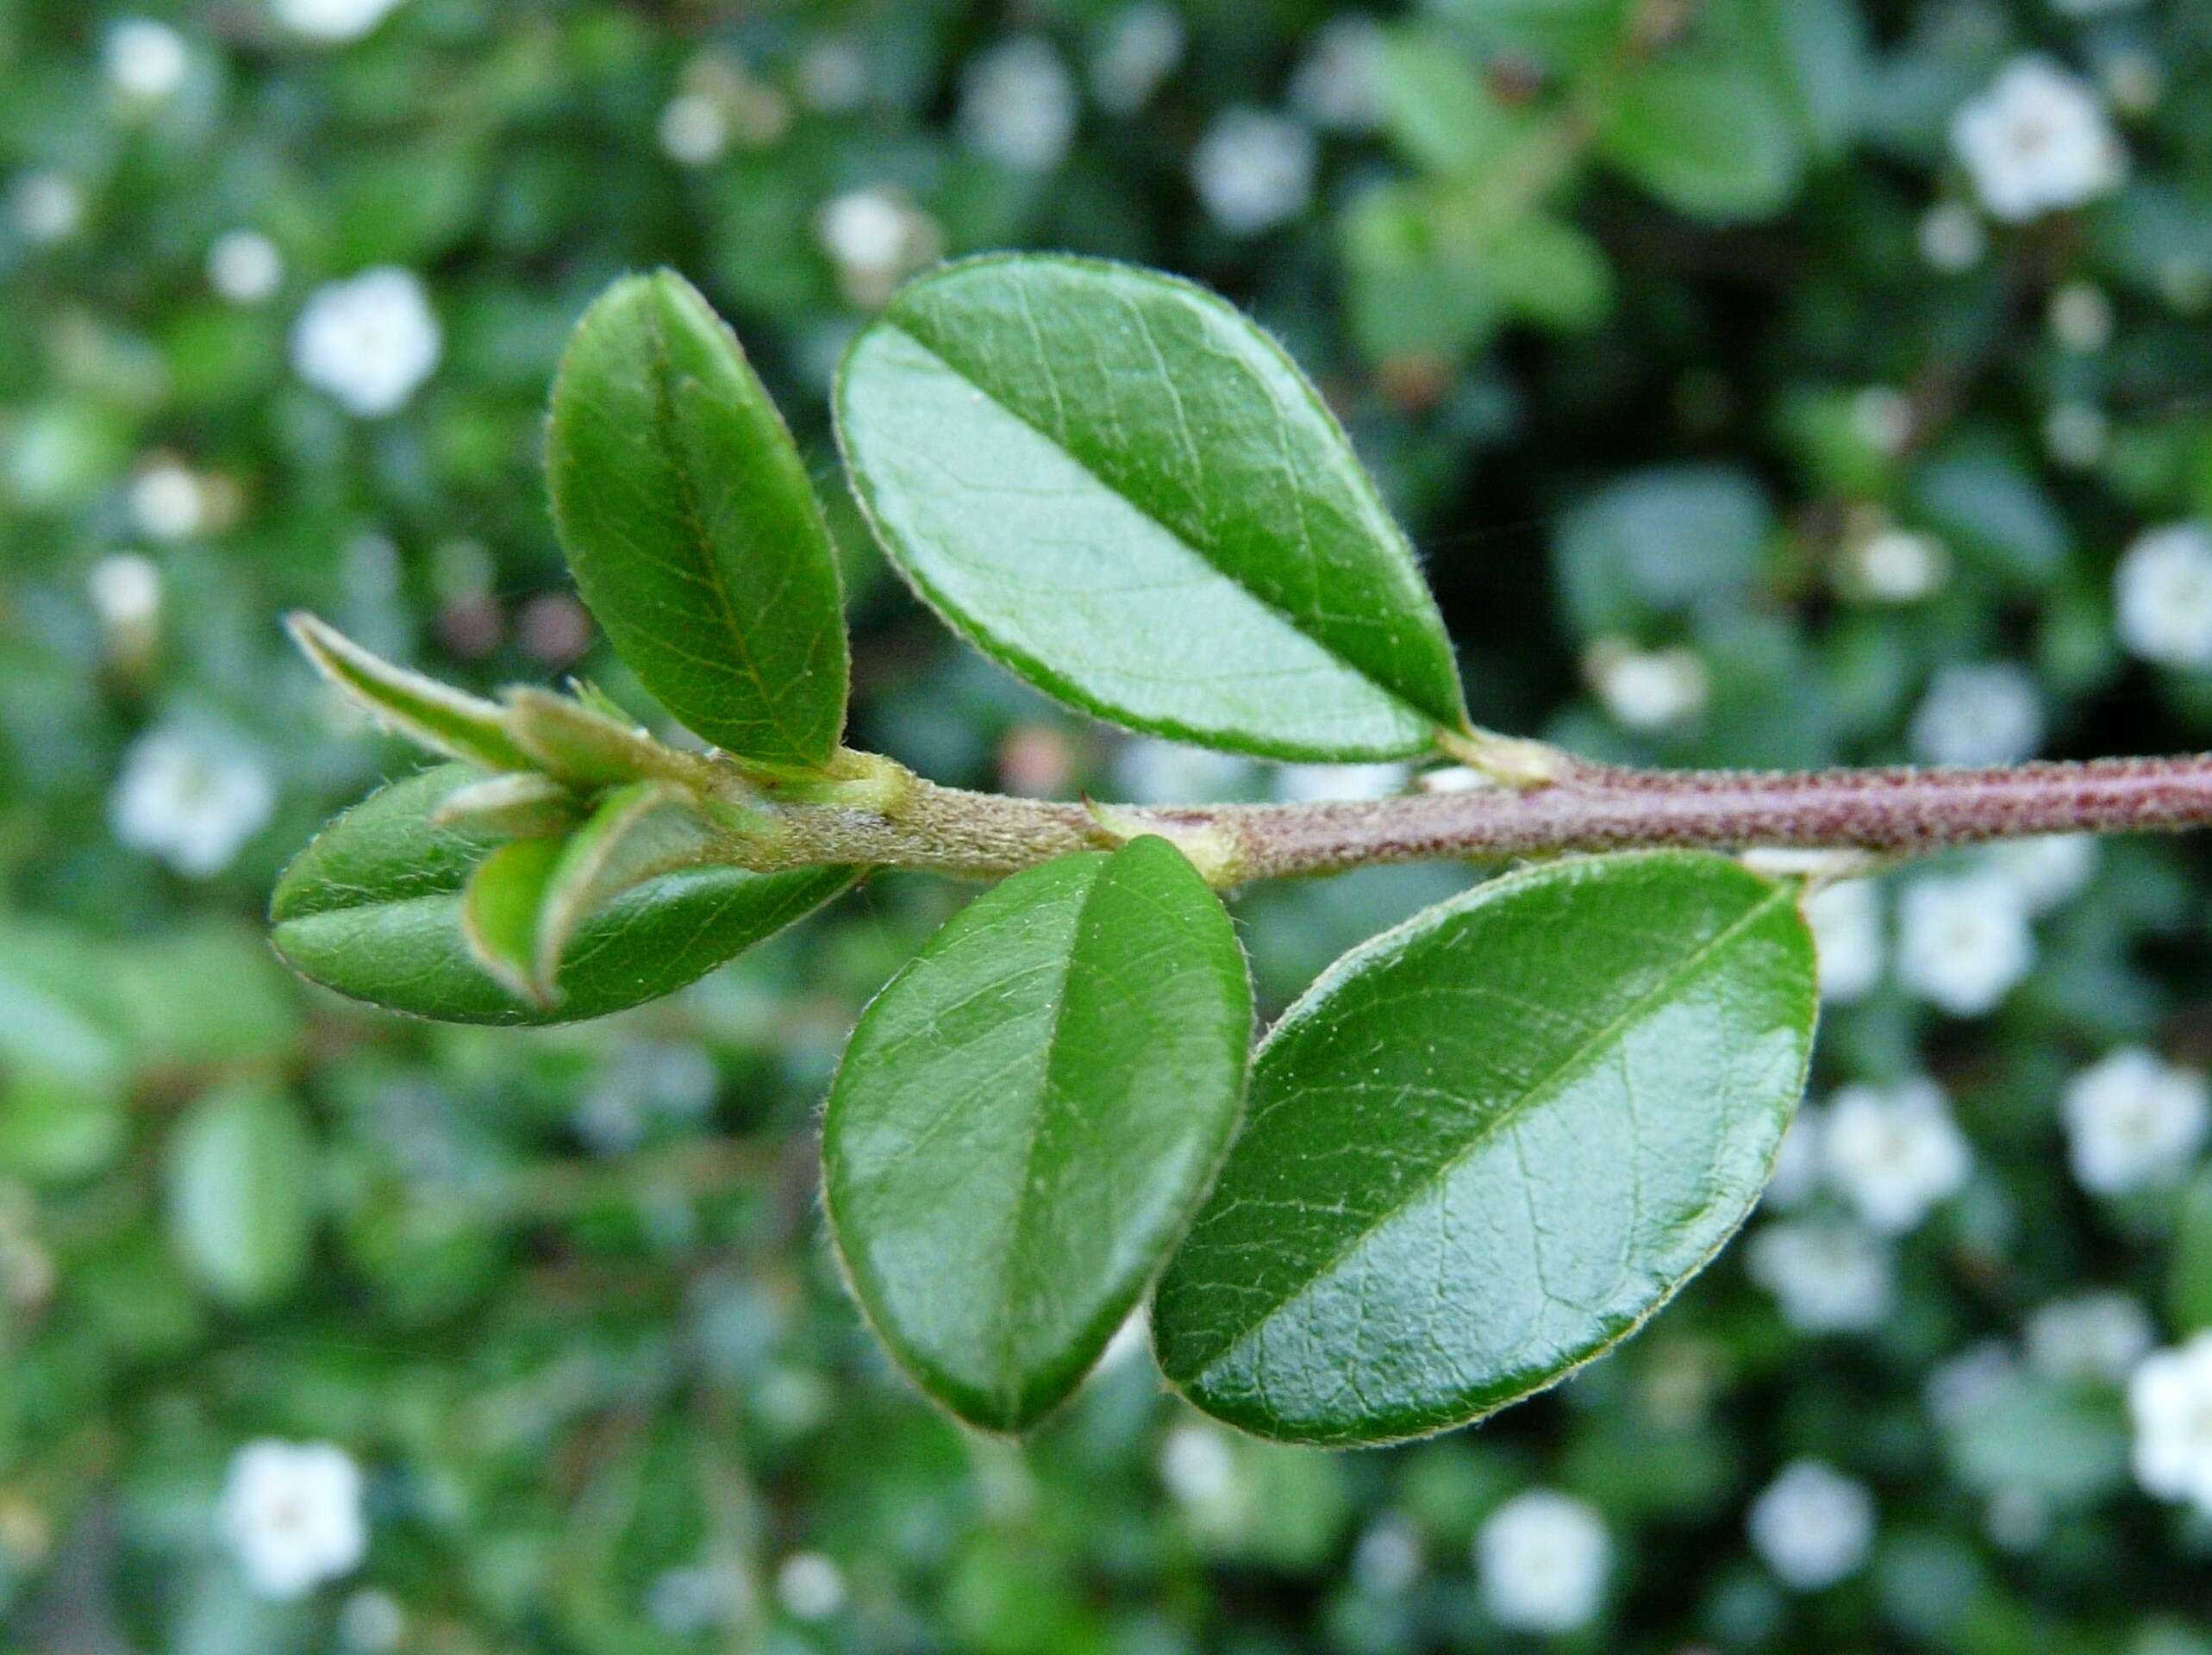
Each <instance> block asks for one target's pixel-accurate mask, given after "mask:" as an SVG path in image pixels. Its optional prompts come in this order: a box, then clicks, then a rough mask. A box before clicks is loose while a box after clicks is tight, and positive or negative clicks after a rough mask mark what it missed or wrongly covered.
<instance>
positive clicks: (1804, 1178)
mask: <svg viewBox="0 0 2212 1655" xmlns="http://www.w3.org/2000/svg"><path fill="white" fill-rule="evenodd" d="M1820 1183H1821V1112H1820V1111H1819V1110H1818V1109H1815V1108H1813V1107H1812V1106H1811V1105H1810V1104H1803V1105H1801V1106H1800V1107H1799V1108H1798V1110H1797V1114H1796V1118H1795V1119H1793V1120H1792V1121H1790V1125H1789V1127H1788V1129H1787V1130H1786V1131H1784V1133H1783V1134H1782V1141H1781V1142H1780V1143H1779V1144H1778V1145H1776V1146H1775V1149H1774V1171H1772V1172H1771V1173H1769V1174H1768V1175H1767V1179H1766V1192H1765V1195H1763V1196H1761V1197H1760V1199H1761V1200H1762V1201H1763V1202H1765V1204H1766V1205H1767V1206H1769V1207H1771V1208H1774V1209H1775V1210H1776V1211H1777V1212H1785V1213H1786V1212H1788V1211H1789V1210H1790V1208H1795V1207H1802V1206H1803V1205H1804V1204H1805V1203H1806V1202H1809V1201H1810V1200H1811V1199H1812V1198H1813V1194H1814V1191H1815V1190H1818V1189H1819V1188H1820Z"/></svg>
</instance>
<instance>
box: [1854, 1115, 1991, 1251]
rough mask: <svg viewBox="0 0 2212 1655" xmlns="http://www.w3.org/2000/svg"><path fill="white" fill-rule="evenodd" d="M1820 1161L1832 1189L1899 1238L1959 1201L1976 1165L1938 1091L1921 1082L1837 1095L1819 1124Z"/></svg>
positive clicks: (1864, 1216) (1869, 1222)
mask: <svg viewBox="0 0 2212 1655" xmlns="http://www.w3.org/2000/svg"><path fill="white" fill-rule="evenodd" d="M1821 1164H1822V1165H1823V1166H1824V1167H1825V1168H1826V1169H1827V1171H1828V1179H1829V1182H1830V1183H1833V1184H1834V1187H1835V1189H1836V1190H1837V1191H1838V1192H1839V1193H1840V1194H1841V1195H1842V1196H1844V1198H1845V1199H1846V1201H1848V1202H1850V1203H1851V1205H1852V1206H1853V1208H1855V1209H1856V1210H1857V1212H1858V1214H1859V1217H1860V1218H1861V1219H1863V1220H1864V1221H1865V1222H1866V1224H1867V1225H1868V1226H1869V1227H1871V1228H1873V1229H1876V1230H1878V1231H1880V1232H1882V1233H1884V1234H1885V1235H1902V1234H1903V1233H1905V1232H1906V1231H1907V1230H1909V1229H1911V1228H1912V1227H1914V1226H1915V1225H1916V1224H1918V1223H1919V1222H1920V1221H1921V1220H1922V1219H1923V1218H1925V1217H1927V1216H1928V1213H1929V1211H1930V1210H1931V1209H1932V1208H1934V1206H1935V1205H1936V1204H1937V1203H1938V1202H1941V1201H1944V1200H1946V1198H1948V1197H1949V1196H1954V1195H1956V1194H1957V1193H1958V1192H1959V1189H1960V1187H1961V1186H1963V1185H1964V1184H1965V1182H1966V1174H1967V1173H1968V1172H1969V1171H1971V1169H1972V1167H1973V1164H1974V1163H1973V1153H1972V1152H1971V1150H1969V1149H1968V1148H1967V1146H1966V1140H1965V1135H1964V1134H1961V1133H1960V1132H1959V1127H1958V1126H1957V1124H1956V1123H1955V1122H1954V1121H1953V1120H1952V1118H1951V1105H1950V1102H1949V1100H1947V1099H1946V1097H1945V1096H1944V1095H1943V1089H1942V1088H1941V1087H1940V1086H1938V1085H1937V1084H1935V1083H1934V1081H1932V1080H1930V1079H1928V1077H1926V1076H1915V1077H1913V1078H1912V1079H1909V1080H1906V1081H1903V1082H1901V1083H1899V1084H1897V1085H1895V1086H1890V1087H1886V1088H1884V1087H1875V1086H1863V1085H1862V1086H1846V1087H1843V1088H1841V1089H1840V1090H1838V1091H1837V1092H1836V1094H1835V1096H1834V1097H1833V1098H1831V1099H1830V1100H1829V1102H1828V1113H1827V1115H1826V1118H1825V1120H1824V1121H1823V1122H1822V1126H1821Z"/></svg>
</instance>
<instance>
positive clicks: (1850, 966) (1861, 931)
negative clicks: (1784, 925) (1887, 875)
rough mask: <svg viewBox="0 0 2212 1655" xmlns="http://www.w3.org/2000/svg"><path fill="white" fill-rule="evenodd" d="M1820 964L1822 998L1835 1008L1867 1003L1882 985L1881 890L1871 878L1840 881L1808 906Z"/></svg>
mask: <svg viewBox="0 0 2212 1655" xmlns="http://www.w3.org/2000/svg"><path fill="white" fill-rule="evenodd" d="M1805 919H1806V921H1807V922H1808V923H1809V925H1811V927H1813V951H1814V957H1815V959H1818V960H1819V962H1820V982H1821V999H1823V1000H1826V1001H1828V1002H1830V1003H1831V1004H1834V1005H1839V1006H1841V1005H1849V1004H1850V1003H1851V1002H1853V1001H1854V1000H1863V999H1865V997H1866V996H1867V995H1869V994H1870V993H1871V992H1872V991H1873V989H1874V985H1875V984H1877V983H1878V982H1880V981H1881V980H1882V957H1883V954H1884V952H1885V950H1884V938H1883V934H1882V893H1881V888H1880V887H1879V886H1878V885H1877V884H1874V882H1873V881H1872V880H1871V879H1840V880H1838V881H1836V882H1835V883H1834V884H1828V885H1822V886H1821V888H1820V889H1819V890H1816V891H1815V892H1814V893H1813V894H1812V896H1809V897H1808V898H1807V899H1806V901H1805Z"/></svg>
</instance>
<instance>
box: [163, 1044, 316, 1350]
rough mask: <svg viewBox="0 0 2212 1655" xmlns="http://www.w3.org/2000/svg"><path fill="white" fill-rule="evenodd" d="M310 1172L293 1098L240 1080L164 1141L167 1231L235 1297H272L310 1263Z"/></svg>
mask: <svg viewBox="0 0 2212 1655" xmlns="http://www.w3.org/2000/svg"><path fill="white" fill-rule="evenodd" d="M314 1171H315V1146H314V1141H313V1140H312V1139H311V1138H310V1137H309V1134H308V1127H307V1121H306V1118H305V1116H304V1115H303V1114H302V1113H301V1110H300V1106H299V1105H298V1103H297V1102H295V1101H293V1099H291V1097H289V1096H285V1095H284V1093H282V1092H278V1091H272V1090H268V1089H267V1088H266V1087H261V1086H241V1087H237V1088H234V1089H230V1090H224V1091H219V1092H215V1093H211V1094H209V1096H206V1097H203V1098H202V1099H201V1100H200V1101H199V1102H197V1103H196V1104H194V1105H193V1106H192V1108H191V1111H190V1112H189V1113H187V1114H186V1115H184V1118H183V1119H182V1120H181V1121H178V1123H177V1128H176V1132H175V1134H173V1135H172V1138H171V1140H170V1143H169V1164H168V1178H169V1231H170V1236H171V1240H172V1245H173V1246H175V1248H176V1250H177V1252H178V1256H179V1257H180V1258H182V1259H183V1261H184V1265H185V1266H186V1267H187V1268H188V1269H190V1270H191V1272H192V1273H193V1274H194V1275H195V1276H197V1277H198V1278H199V1279H200V1281H201V1282H202V1283H203V1284H204V1285H205V1286H206V1287H207V1289H208V1290H209V1292H211V1293H213V1294H214V1295H215V1296H216V1297H217V1298H220V1299H222V1300H224V1301H226V1302H229V1303H231V1304H234V1305H237V1306H240V1307H241V1308H250V1307H252V1306H254V1305H259V1304H264V1303H266V1302H269V1301H270V1300H272V1299H274V1298H276V1297H278V1296H279V1295H281V1294H282V1293H283V1292H284V1290H286V1289H288V1288H290V1287H291V1285H292V1284H293V1283H295V1282H297V1280H298V1279H299V1277H300V1273H301V1272H302V1271H303V1270H305V1269H306V1267H307V1259H308V1248H309V1241H310V1240H311V1239H312V1234H313V1230H314V1221H315V1215H314V1205H313V1202H314Z"/></svg>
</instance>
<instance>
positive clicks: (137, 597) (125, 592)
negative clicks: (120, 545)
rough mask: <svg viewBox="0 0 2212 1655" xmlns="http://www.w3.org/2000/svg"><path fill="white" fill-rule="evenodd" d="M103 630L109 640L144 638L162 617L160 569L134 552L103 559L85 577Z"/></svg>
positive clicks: (85, 583) (86, 587) (148, 559)
mask: <svg viewBox="0 0 2212 1655" xmlns="http://www.w3.org/2000/svg"><path fill="white" fill-rule="evenodd" d="M84 589H85V590H86V591H87V592H88V593H90V594H91V599H92V609H93V610H94V612H95V613H96V614H97V615H99V617H100V629H101V631H103V632H104V633H106V634H108V635H109V637H111V638H114V637H122V636H131V637H138V636H143V635H145V634H149V633H151V632H152V631H153V628H154V624H155V622H157V621H159V620H160V618H161V570H160V566H159V565H157V564H156V563H155V562H154V561H153V559H151V558H148V557H142V556H141V555H140V554H139V553H135V552H116V553H110V554H109V556H107V557H104V558H102V559H100V560H99V562H97V563H96V564H94V565H92V571H91V573H90V574H89V575H87V576H86V577H85V578H84Z"/></svg>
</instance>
